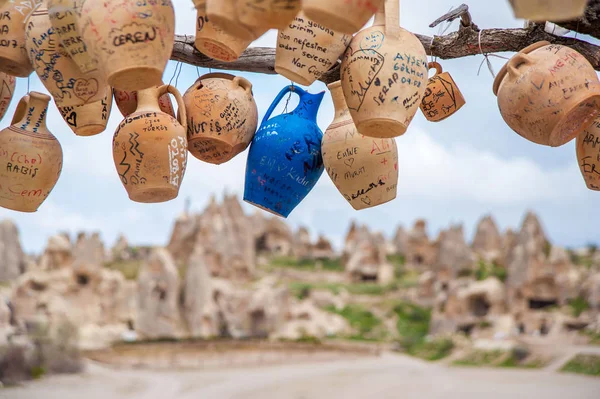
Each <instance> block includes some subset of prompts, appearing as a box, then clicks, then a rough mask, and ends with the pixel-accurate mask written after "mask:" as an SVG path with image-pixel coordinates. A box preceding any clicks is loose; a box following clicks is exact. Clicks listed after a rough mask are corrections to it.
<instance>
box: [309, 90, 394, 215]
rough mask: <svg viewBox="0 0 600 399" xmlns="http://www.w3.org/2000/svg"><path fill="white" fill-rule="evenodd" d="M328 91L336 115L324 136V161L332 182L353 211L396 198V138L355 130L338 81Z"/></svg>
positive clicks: (322, 147)
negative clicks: (375, 135) (370, 135)
mask: <svg viewBox="0 0 600 399" xmlns="http://www.w3.org/2000/svg"><path fill="white" fill-rule="evenodd" d="M327 87H328V88H329V90H330V91H331V97H332V98H333V105H334V107H335V118H334V119H333V122H332V123H331V125H330V126H329V128H328V129H327V131H325V134H324V135H323V142H322V145H321V151H322V152H323V164H324V165H325V170H326V171H327V174H329V177H330V178H331V181H333V184H335V186H336V187H337V189H338V190H339V192H340V193H341V194H342V195H343V196H344V198H345V199H346V201H348V202H349V203H350V205H352V207H353V208H354V209H356V210H361V209H366V208H372V207H375V206H377V205H381V204H384V203H386V202H389V201H391V200H393V199H394V198H396V191H397V185H398V149H397V148H396V141H395V140H394V139H393V138H392V139H380V138H373V137H368V136H363V135H362V134H360V133H358V130H356V126H354V122H353V121H352V117H351V116H350V111H349V110H348V107H347V106H346V100H345V99H344V93H343V92H342V85H341V82H339V81H338V82H335V83H332V84H330V85H328V86H327Z"/></svg>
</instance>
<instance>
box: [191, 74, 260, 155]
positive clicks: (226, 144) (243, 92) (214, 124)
mask: <svg viewBox="0 0 600 399" xmlns="http://www.w3.org/2000/svg"><path fill="white" fill-rule="evenodd" d="M183 102H184V103H185V109H186V113H187V139H188V146H189V150H190V153H191V154H192V155H193V156H194V157H196V158H198V159H199V160H201V161H204V162H209V163H213V164H217V165H218V164H222V163H224V162H227V161H229V160H231V159H232V158H233V157H235V156H236V155H238V154H239V153H241V152H242V151H244V150H245V149H246V148H247V147H248V145H250V142H251V141H252V138H253V137H254V133H255V132H256V126H257V124H258V109H257V108H256V102H255V101H254V97H253V96H252V84H251V83H250V82H249V81H248V80H246V79H244V78H242V77H239V76H238V77H236V76H233V75H229V74H226V73H210V74H207V75H204V76H202V77H200V78H199V79H198V80H197V81H196V83H194V85H193V86H192V87H190V88H189V89H188V90H187V91H186V92H185V94H184V96H183Z"/></svg>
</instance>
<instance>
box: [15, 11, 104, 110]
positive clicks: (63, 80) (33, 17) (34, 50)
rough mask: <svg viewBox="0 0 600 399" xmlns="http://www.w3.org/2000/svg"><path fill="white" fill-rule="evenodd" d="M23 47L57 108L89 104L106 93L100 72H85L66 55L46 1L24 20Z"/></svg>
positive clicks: (98, 99)
mask: <svg viewBox="0 0 600 399" xmlns="http://www.w3.org/2000/svg"><path fill="white" fill-rule="evenodd" d="M25 25H26V27H27V28H26V30H25V35H26V38H27V40H26V43H25V44H26V47H27V52H28V54H29V58H30V60H31V63H32V64H33V67H34V68H35V71H36V73H37V75H38V77H39V78H40V80H41V81H42V83H43V84H44V86H45V87H46V89H47V90H48V91H49V92H50V95H52V97H53V98H54V101H55V102H56V105H57V106H58V107H75V106H78V105H85V104H91V103H94V102H96V101H100V100H102V99H103V98H104V97H105V96H106V90H107V88H108V86H107V85H106V82H105V80H104V76H103V75H102V73H100V71H98V70H96V71H95V72H92V73H89V74H84V73H83V72H81V71H80V70H79V68H78V67H77V64H75V62H74V61H73V59H72V58H71V57H69V56H68V55H67V54H66V53H65V51H64V49H63V48H62V46H61V45H60V38H59V37H58V35H57V34H56V31H55V30H54V28H53V27H52V25H51V24H50V18H49V17H48V8H47V0H42V2H41V3H40V4H39V5H38V6H37V7H36V8H35V10H34V11H33V12H32V13H31V14H30V15H29V17H28V18H27V19H26V20H25Z"/></svg>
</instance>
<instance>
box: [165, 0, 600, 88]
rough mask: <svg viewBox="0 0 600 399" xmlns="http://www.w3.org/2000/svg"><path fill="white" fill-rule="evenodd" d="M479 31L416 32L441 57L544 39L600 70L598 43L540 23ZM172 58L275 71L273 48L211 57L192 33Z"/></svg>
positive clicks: (180, 38) (331, 77) (179, 40)
mask: <svg viewBox="0 0 600 399" xmlns="http://www.w3.org/2000/svg"><path fill="white" fill-rule="evenodd" d="M598 2H599V3H600V0H598ZM479 33H480V32H479V31H478V30H476V29H475V28H474V27H473V26H467V27H464V26H461V27H460V29H459V30H458V32H453V33H450V34H447V35H444V36H435V37H434V39H433V40H432V38H431V37H429V36H423V35H417V37H418V38H419V40H420V41H421V43H422V44H423V46H424V47H425V51H426V52H427V54H429V55H435V56H436V57H438V58H441V59H453V58H462V57H466V56H470V55H478V54H481V52H483V53H497V52H503V51H510V52H516V51H520V50H522V49H523V48H525V47H527V46H529V45H530V44H533V43H536V42H539V41H541V40H547V41H549V42H551V43H557V44H562V45H565V46H569V47H571V48H573V49H575V50H576V51H578V52H580V53H581V54H582V55H583V56H585V57H586V58H587V60H588V61H589V62H590V63H591V64H592V66H593V67H594V69H596V70H600V47H598V46H596V45H594V44H591V43H588V42H586V41H583V40H578V39H574V38H565V37H558V36H554V35H551V34H549V33H546V32H545V31H544V29H543V28H542V27H541V26H539V25H534V26H532V27H531V28H528V29H485V30H483V31H482V32H481V49H480V43H479V37H480V35H479ZM171 59H172V60H175V61H182V62H185V63H187V64H191V65H196V66H199V67H203V68H215V69H224V70H234V71H243V72H256V73H265V74H271V75H272V74H275V73H276V72H275V49H274V48H264V47H251V48H249V49H247V50H246V51H245V52H244V53H243V54H242V55H241V57H240V58H239V59H238V60H236V61H234V62H222V61H217V60H213V59H211V58H209V57H207V56H205V55H204V54H202V53H200V52H199V51H198V50H196V49H195V48H194V36H188V35H176V37H175V47H174V48H173V54H172V55H171ZM339 78H340V74H339V65H338V66H336V67H335V68H333V69H332V70H330V71H329V72H328V73H326V74H325V75H323V76H322V77H321V79H320V80H321V81H322V82H324V83H332V82H335V81H336V80H339Z"/></svg>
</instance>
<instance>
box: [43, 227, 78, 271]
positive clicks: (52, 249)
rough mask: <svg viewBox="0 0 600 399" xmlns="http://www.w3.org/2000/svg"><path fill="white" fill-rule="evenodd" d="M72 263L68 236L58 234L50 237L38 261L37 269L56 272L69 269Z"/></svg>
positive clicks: (71, 251)
mask: <svg viewBox="0 0 600 399" xmlns="http://www.w3.org/2000/svg"><path fill="white" fill-rule="evenodd" d="M72 263H73V250H72V248H71V241H70V240H69V238H68V236H65V235H63V234H58V235H55V236H52V237H50V238H49V239H48V244H47V245H46V249H45V250H44V253H43V254H42V257H41V259H40V264H39V269H41V270H58V269H62V268H66V267H70V266H71V264H72Z"/></svg>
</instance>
